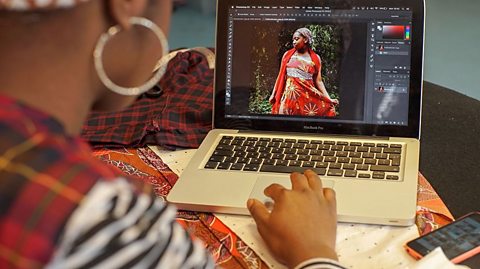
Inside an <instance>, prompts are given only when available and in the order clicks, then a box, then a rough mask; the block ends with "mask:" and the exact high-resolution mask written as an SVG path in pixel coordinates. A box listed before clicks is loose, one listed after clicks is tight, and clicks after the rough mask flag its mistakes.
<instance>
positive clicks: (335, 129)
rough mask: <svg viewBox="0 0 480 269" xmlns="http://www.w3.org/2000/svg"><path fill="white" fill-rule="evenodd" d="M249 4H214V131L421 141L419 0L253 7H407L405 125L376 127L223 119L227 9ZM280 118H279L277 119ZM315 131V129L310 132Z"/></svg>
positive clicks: (263, 1)
mask: <svg viewBox="0 0 480 269" xmlns="http://www.w3.org/2000/svg"><path fill="white" fill-rule="evenodd" d="M251 4H252V2H251V1H249V0H220V1H218V2H217V25H216V27H217V30H216V31H217V35H216V67H215V82H214V85H215V86H214V115H213V126H214V128H217V129H239V130H254V131H276V132H290V133H291V132H301V133H321V134H343V135H360V136H381V137H410V138H417V139H419V137H420V118H421V99H422V86H423V50H424V3H423V1H418V0H402V1H394V2H393V1H382V0H341V1H311V0H309V1H308V0H257V1H255V5H276V6H279V5H315V4H318V5H324V6H331V7H332V8H342V9H351V8H352V7H354V6H385V7H408V8H410V10H411V11H412V13H413V19H412V46H411V68H410V87H409V111H408V125H407V126H400V125H377V124H351V123H331V122H318V121H308V120H307V119H308V118H305V121H282V120H278V121H277V120H262V119H250V118H249V119H239V118H234V119H232V118H227V117H225V113H224V111H225V85H226V72H225V70H226V67H227V61H226V59H227V44H228V43H227V42H228V40H227V37H228V24H227V22H228V9H229V7H230V6H234V5H251ZM279 117H281V116H279ZM306 126H308V128H306ZM312 126H313V127H315V128H312Z"/></svg>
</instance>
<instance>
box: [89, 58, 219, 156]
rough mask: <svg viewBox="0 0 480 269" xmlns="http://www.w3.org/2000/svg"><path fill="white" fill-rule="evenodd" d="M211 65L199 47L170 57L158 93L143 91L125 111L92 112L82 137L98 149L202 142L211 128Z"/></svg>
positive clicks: (181, 145)
mask: <svg viewBox="0 0 480 269" xmlns="http://www.w3.org/2000/svg"><path fill="white" fill-rule="evenodd" d="M210 66H211V64H209V62H208V58H207V57H205V55H204V54H202V53H200V52H198V51H186V52H180V53H178V54H177V56H176V57H174V58H173V59H172V60H171V61H170V62H169V64H168V67H167V71H166V73H165V75H164V76H163V79H162V80H161V81H160V82H159V85H158V86H159V88H158V89H153V92H155V94H152V91H151V92H150V93H147V94H146V95H142V96H141V97H140V98H139V99H138V100H137V101H136V102H135V103H134V104H133V105H132V106H131V107H130V108H128V109H127V110H125V111H122V112H109V113H105V112H95V113H91V114H90V116H89V118H88V121H87V123H86V125H85V126H84V129H83V134H82V136H83V137H84V138H85V139H86V140H87V141H89V142H90V143H91V144H92V145H93V146H94V147H97V148H98V147H110V148H111V147H123V146H127V147H142V146H145V145H147V144H155V145H162V146H166V147H192V148H193V147H198V146H199V145H200V143H201V142H202V140H203V138H204V137H205V136H206V134H207V133H208V131H209V130H210V129H211V128H212V106H213V105H212V91H213V69H211V67H210ZM155 90H158V91H155ZM160 91H161V92H160Z"/></svg>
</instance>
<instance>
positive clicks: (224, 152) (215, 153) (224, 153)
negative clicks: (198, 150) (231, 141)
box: [212, 150, 234, 157]
mask: <svg viewBox="0 0 480 269" xmlns="http://www.w3.org/2000/svg"><path fill="white" fill-rule="evenodd" d="M233 153H234V152H233V151H231V150H214V151H213V154H212V156H227V157H232V156H233Z"/></svg>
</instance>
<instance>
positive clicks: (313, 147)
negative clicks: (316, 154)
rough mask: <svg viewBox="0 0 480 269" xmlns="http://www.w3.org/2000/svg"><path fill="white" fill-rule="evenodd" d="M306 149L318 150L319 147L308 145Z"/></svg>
mask: <svg viewBox="0 0 480 269" xmlns="http://www.w3.org/2000/svg"><path fill="white" fill-rule="evenodd" d="M305 149H317V145H315V144H308V145H306V146H305Z"/></svg>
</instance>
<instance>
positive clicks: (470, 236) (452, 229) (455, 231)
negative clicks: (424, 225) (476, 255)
mask: <svg viewBox="0 0 480 269" xmlns="http://www.w3.org/2000/svg"><path fill="white" fill-rule="evenodd" d="M407 246H408V247H410V248H412V249H413V250H415V251H416V252H418V253H419V254H421V255H422V256H425V255H427V254H428V253H429V252H431V251H433V250H434V249H435V248H437V247H441V248H442V250H443V252H444V253H445V256H447V258H449V259H450V260H452V259H454V258H456V257H458V256H460V255H462V254H463V253H466V252H469V251H471V250H473V249H475V248H478V247H480V214H479V213H475V214H471V215H468V216H466V217H464V218H462V219H460V220H458V221H454V222H452V223H450V224H448V225H446V226H444V227H442V228H440V229H438V230H436V231H433V232H431V233H429V234H427V235H424V236H422V237H419V238H418V239H415V240H413V241H410V242H409V243H407Z"/></svg>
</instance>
